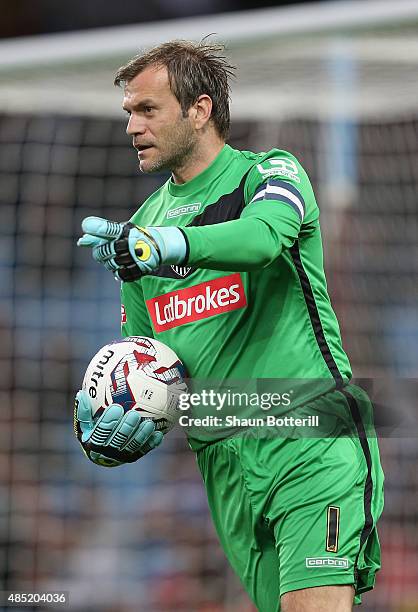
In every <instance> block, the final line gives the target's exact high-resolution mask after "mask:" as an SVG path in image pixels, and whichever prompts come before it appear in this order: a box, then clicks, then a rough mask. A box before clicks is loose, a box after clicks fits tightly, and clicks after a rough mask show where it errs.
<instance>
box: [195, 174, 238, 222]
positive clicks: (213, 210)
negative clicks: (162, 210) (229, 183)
mask: <svg viewBox="0 0 418 612" xmlns="http://www.w3.org/2000/svg"><path fill="white" fill-rule="evenodd" d="M248 172H249V170H248ZM248 172H246V173H245V174H244V176H243V177H242V179H241V182H240V184H239V185H238V187H236V188H235V189H234V191H231V193H226V194H225V195H223V196H221V197H220V198H219V200H218V201H217V202H214V203H213V204H209V205H208V206H206V208H205V210H204V211H203V212H202V213H200V215H196V217H194V219H193V221H192V222H191V223H188V225H187V227H192V226H194V225H215V224H216V223H223V222H224V221H232V220H233V219H238V217H239V216H240V214H241V213H242V210H243V208H244V205H245V202H244V187H245V180H246V178H247V175H248Z"/></svg>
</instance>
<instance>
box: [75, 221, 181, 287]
mask: <svg viewBox="0 0 418 612" xmlns="http://www.w3.org/2000/svg"><path fill="white" fill-rule="evenodd" d="M81 227H82V229H83V232H84V235H83V236H82V237H81V238H80V239H79V240H78V242H77V245H78V246H85V247H91V248H92V252H93V258H94V259H95V260H96V261H98V262H100V263H102V264H103V265H104V266H105V268H106V269H107V270H110V271H111V272H113V274H114V275H115V276H116V278H118V279H119V280H122V281H126V282H131V281H135V280H138V278H141V277H142V276H144V275H145V274H151V273H152V272H153V271H154V270H156V269H157V268H159V267H160V266H161V265H162V264H181V263H183V262H184V261H185V259H186V256H187V242H186V238H185V237H184V234H183V232H182V231H181V230H180V229H179V228H178V227H147V228H144V227H139V226H137V225H134V224H133V223H131V222H128V223H117V222H115V221H108V220H107V219H102V218H101V217H86V218H85V219H84V220H83V222H82V225H81Z"/></svg>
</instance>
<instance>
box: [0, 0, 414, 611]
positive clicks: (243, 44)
mask: <svg viewBox="0 0 418 612" xmlns="http://www.w3.org/2000/svg"><path fill="white" fill-rule="evenodd" d="M44 4H48V3H44ZM49 4H51V3H49ZM78 4H79V3H74V6H76V5H77V6H78ZM155 4H164V3H155ZM165 4H166V5H167V6H168V4H169V3H165ZM209 4H210V3H208V5H209ZM150 6H153V3H151V4H150ZM199 6H200V7H203V9H202V10H201V11H200V12H204V6H205V3H199ZM211 6H212V8H215V9H216V7H217V5H216V3H212V4H211ZM226 7H227V8H231V9H236V8H237V6H236V5H234V6H233V5H232V3H231V4H230V5H228V4H227V5H226ZM68 11H69V9H68V7H67V13H68ZM6 12H7V11H6ZM70 12H71V11H70ZM197 12H199V11H197ZM68 14H69V13H68ZM177 15H179V13H177ZM159 16H160V15H159V14H155V15H154V13H152V14H151V17H149V16H148V18H153V19H157V18H158V17H159ZM165 16H166V17H167V15H165ZM174 16H176V13H175V12H174V13H173V14H169V15H168V17H174ZM9 17H10V15H9ZM62 19H63V18H61V20H62ZM139 19H140V17H138V16H137V20H139ZM6 21H7V19H6ZM64 21H65V20H64ZM10 23H12V21H10V19H9V26H10ZM65 23H66V22H65ZM76 23H77V24H78V22H76ZM110 23H111V18H110V17H109V18H108V22H106V23H104V25H109V24H110ZM114 23H119V21H114ZM89 25H90V26H91V25H94V24H91V23H90V24H89ZM96 25H97V23H96ZM102 25H103V24H102ZM11 27H12V26H10V28H11ZM80 27H81V26H80ZM51 29H53V28H51ZM55 29H68V28H67V27H63V26H62V27H61V28H60V27H56V28H55ZM30 31H36V28H35V29H32V30H30V28H29V30H28V31H26V30H24V31H23V32H22V33H25V34H27V33H29V32H30ZM211 32H216V36H215V37H214V38H215V39H219V40H222V41H225V42H226V43H227V46H228V53H229V55H230V57H231V59H232V61H233V62H235V63H236V65H237V66H238V68H239V71H238V80H237V82H236V84H234V87H233V94H232V117H233V123H232V131H231V138H230V143H231V144H232V145H233V146H236V147H239V148H244V149H253V150H268V149H269V148H271V147H273V146H277V147H279V148H282V149H288V150H289V151H291V152H293V153H294V154H295V155H297V156H298V157H299V158H300V160H301V161H302V163H303V164H304V165H305V167H306V169H307V170H308V172H309V174H310V176H311V179H312V181H313V184H314V188H315V190H316V193H317V196H318V201H319V205H320V208H321V215H322V228H323V234H324V242H325V258H326V269H327V273H328V281H329V285H330V292H331V296H332V299H333V303H334V306H335V308H336V310H337V313H338V315H339V319H340V321H341V325H342V333H343V340H344V345H345V348H346V350H347V352H348V354H349V356H350V359H351V361H352V364H353V367H354V371H355V374H356V375H357V376H363V377H368V378H375V379H379V380H381V381H390V380H395V378H397V379H398V380H399V379H403V378H404V379H407V378H409V379H413V378H416V377H417V374H418V372H417V370H418V366H417V363H418V348H417V347H418V309H417V306H418V140H417V136H418V38H417V34H418V4H417V2H416V1H415V2H414V1H409V0H398V1H397V2H396V3H392V2H389V1H388V2H385V1H375V0H370V1H367V0H364V1H347V2H345V1H344V2H326V3H311V4H309V5H306V6H305V5H302V6H298V7H282V8H277V7H276V8H264V9H258V10H254V11H247V12H244V13H237V12H233V13H223V14H222V15H210V16H199V17H192V18H188V19H182V20H175V21H174V20H168V21H162V22H158V23H156V22H149V23H147V24H142V25H141V24H139V25H138V24H137V25H118V27H114V28H106V29H100V30H89V31H88V32H77V33H74V32H67V33H64V34H53V35H48V36H36V37H35V36H34V37H31V38H28V37H26V38H18V37H16V38H13V39H12V38H10V39H8V40H3V41H2V42H0V234H1V243H0V275H1V281H0V364H1V376H0V399H1V411H0V542H1V543H0V590H1V589H3V590H12V589H13V590H20V591H33V590H60V591H62V590H65V591H69V592H70V598H71V605H70V608H71V609H73V610H83V611H89V612H96V611H97V612H99V611H100V612H137V611H139V612H143V611H147V612H148V611H150V612H168V611H170V610H176V611H177V612H238V611H239V612H250V611H251V610H253V608H252V607H251V605H250V604H249V603H248V599H247V597H246V595H245V594H244V593H243V591H242V589H241V587H240V585H239V583H238V581H237V579H236V578H235V576H234V575H233V574H232V572H231V570H230V569H229V568H228V566H227V564H226V562H225V559H224V557H223V554H222V552H221V550H220V548H219V545H218V543H217V539H216V536H215V534H214V530H213V528H212V525H211V523H210V519H209V516H208V510H207V504H206V499H205V494H204V490H203V487H202V484H201V482H200V477H199V475H198V473H197V469H196V466H195V460H194V456H193V454H192V453H191V452H190V451H188V449H187V445H186V443H185V441H184V440H182V439H178V438H176V437H173V438H170V437H168V438H167V439H166V440H165V442H164V444H163V445H162V447H160V449H158V451H156V452H154V453H152V454H151V455H149V456H147V457H146V458H145V459H143V460H142V461H141V463H140V464H137V465H132V466H127V467H124V468H122V469H116V470H105V469H100V468H98V467H96V466H94V465H92V464H90V463H89V462H88V461H87V460H86V459H85V458H84V456H83V455H82V453H81V451H80V448H79V446H78V443H77V442H76V440H75V438H74V436H73V432H72V423H71V418H72V402H73V396H74V393H75V391H76V390H77V389H78V388H79V386H80V382H81V378H82V375H83V373H84V370H85V367H86V365H87V362H88V361H89V359H90V357H91V356H92V355H93V354H94V353H95V351H96V350H97V348H98V347H100V346H101V345H103V344H104V343H106V342H108V341H109V340H110V339H113V338H116V337H117V336H118V335H119V300H118V297H119V296H118V286H117V284H116V283H115V281H113V279H112V278H111V276H110V275H109V274H108V273H107V272H106V271H104V270H102V269H101V267H99V266H98V265H96V264H94V263H93V262H92V261H91V260H90V258H89V257H88V255H87V254H86V253H85V252H80V250H78V249H76V248H75V240H76V237H77V236H78V235H79V234H80V221H81V219H82V218H83V217H85V216H86V215H103V216H105V217H108V218H111V219H120V220H124V219H127V218H128V217H129V216H130V215H131V214H132V212H133V211H134V210H135V209H136V207H137V206H138V204H139V203H141V202H142V201H143V200H144V198H146V197H147V195H148V194H150V193H151V192H152V191H153V190H154V189H155V188H156V187H158V186H159V185H160V184H161V182H162V181H163V180H165V178H166V177H165V176H146V175H140V174H138V171H137V160H136V156H135V155H134V154H133V153H132V150H131V149H130V141H129V139H128V138H127V136H126V134H125V131H124V130H125V123H124V121H125V119H124V116H123V114H122V113H121V111H120V99H121V98H120V96H121V92H120V91H117V90H115V89H114V88H113V86H112V75H113V73H114V71H115V70H116V68H117V67H118V66H119V65H120V64H122V63H123V62H125V60H126V59H128V58H129V57H131V56H132V55H133V54H135V53H136V52H137V51H138V49H139V48H140V47H143V46H148V45H151V44H154V43H158V42H160V41H163V40H167V39H171V38H174V37H176V38H192V39H200V38H202V37H203V36H205V35H207V34H210V33H211ZM12 34H13V31H12V29H10V30H9V31H7V32H6V34H5V35H7V36H11V35H12ZM401 389H402V386H401ZM392 409H393V410H394V411H397V410H402V411H403V412H405V413H410V414H413V413H416V397H410V396H408V395H406V394H405V395H404V396H402V393H401V395H400V396H399V397H397V398H396V401H394V402H393V404H392ZM380 446H381V452H382V459H383V464H384V468H385V471H386V507H385V512H384V516H383V519H382V521H381V525H380V535H381V541H382V548H383V564H384V568H383V570H382V571H381V572H380V574H379V576H378V579H377V588H376V590H375V591H374V592H373V593H370V594H367V595H366V596H365V597H364V604H363V609H364V610H365V611H368V612H372V611H376V612H377V611H379V612H413V611H418V524H417V518H418V476H417V474H418V471H417V468H416V466H417V460H418V444H417V438H416V436H415V437H410V438H408V437H405V436H402V437H396V434H393V435H391V436H387V437H385V438H383V439H382V440H381V444H380Z"/></svg>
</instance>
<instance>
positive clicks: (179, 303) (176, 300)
mask: <svg viewBox="0 0 418 612" xmlns="http://www.w3.org/2000/svg"><path fill="white" fill-rule="evenodd" d="M146 304H147V308H148V312H149V314H150V317H151V320H152V323H153V326H154V329H155V331H157V332H162V331H165V330H167V329H171V328H172V327H178V326H179V325H184V324H185V323H191V322H192V321H198V320H199V319H206V318H208V317H213V316H214V315H218V314H222V313H224V312H229V311H231V310H236V309H238V308H243V307H244V306H246V305H247V299H246V297H245V292H244V287H243V284H242V280H241V275H240V274H239V273H238V272H236V273H235V274H229V275H228V276H222V277H221V278H215V279H214V280H210V281H207V282H205V283H200V284H199V285H193V286H192V287H187V288H186V289H180V290H178V291H171V292H170V293H165V294H164V295H159V296H157V297H155V298H152V299H150V300H147V302H146Z"/></svg>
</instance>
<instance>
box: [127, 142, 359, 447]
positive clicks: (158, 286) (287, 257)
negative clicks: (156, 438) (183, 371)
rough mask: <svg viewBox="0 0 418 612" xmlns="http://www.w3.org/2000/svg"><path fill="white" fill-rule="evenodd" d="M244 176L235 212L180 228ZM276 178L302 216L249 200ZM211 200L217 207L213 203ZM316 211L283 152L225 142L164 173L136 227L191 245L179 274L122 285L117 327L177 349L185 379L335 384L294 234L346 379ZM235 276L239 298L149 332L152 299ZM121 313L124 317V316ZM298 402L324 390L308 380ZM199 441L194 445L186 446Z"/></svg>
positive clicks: (277, 204) (302, 176) (274, 203)
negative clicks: (180, 171) (208, 155)
mask: <svg viewBox="0 0 418 612" xmlns="http://www.w3.org/2000/svg"><path fill="white" fill-rule="evenodd" d="M244 177H245V185H244V190H243V200H244V201H243V205H244V207H243V210H242V213H241V215H240V218H238V219H234V220H230V221H226V222H223V223H216V224H212V225H205V226H193V227H188V225H189V224H190V223H191V222H192V221H193V219H194V218H195V217H196V215H201V214H202V213H203V212H204V211H205V210H208V207H210V206H211V205H213V204H215V207H219V208H221V207H223V206H226V204H225V199H222V198H225V196H227V197H229V195H228V194H231V193H233V192H234V190H236V189H237V188H238V187H239V185H240V183H241V182H242V180H243V179H244ZM269 179H273V180H276V179H277V180H280V181H285V182H286V183H285V184H287V185H289V186H290V188H292V189H297V192H298V193H300V196H301V197H302V198H303V200H304V202H305V207H306V211H305V217H304V220H303V223H301V219H300V218H299V216H298V214H297V212H295V210H294V209H293V208H291V207H290V206H289V205H287V204H286V203H285V202H281V201H278V200H269V199H267V200H266V199H261V200H257V201H254V202H251V200H252V199H253V197H254V194H255V193H256V191H257V189H258V188H259V187H260V185H263V184H265V183H266V181H268V180H269ZM218 202H219V204H216V203H218ZM318 217H319V210H318V207H317V204H316V201H315V196H314V193H313V191H312V187H311V184H310V182H309V179H308V177H307V175H306V172H305V171H304V169H303V168H302V166H301V165H300V163H299V162H298V160H297V159H296V158H295V157H293V156H292V155H291V154H290V153H288V152H286V151H281V150H278V149H273V150H272V151H270V152H268V153H252V152H249V151H238V150H235V149H233V148H231V147H230V146H229V145H225V146H224V148H223V149H222V151H221V152H220V154H219V155H218V157H217V158H216V159H215V160H214V161H213V162H212V164H211V165H210V166H209V167H208V168H207V169H206V170H204V172H202V173H201V174H200V175H198V176H196V177H195V178H194V179H192V180H191V181H189V182H187V183H185V184H182V185H176V184H174V183H173V182H172V180H171V179H170V180H168V181H167V182H166V183H165V184H164V185H163V186H162V187H161V188H160V189H158V190H157V191H156V192H155V193H154V194H153V195H151V196H150V197H149V198H148V200H146V201H145V203H144V204H143V205H142V206H141V207H140V209H139V210H138V211H137V212H136V213H135V214H134V215H133V217H132V221H133V222H134V223H137V224H138V225H141V226H159V225H163V226H170V225H175V226H178V227H181V228H182V229H183V231H184V233H185V234H186V235H187V238H188V240H189V243H190V256H189V262H188V265H190V266H192V267H195V266H196V269H195V271H194V272H193V273H192V274H191V275H190V276H188V277H186V278H181V277H178V278H164V277H161V276H156V275H154V276H151V275H150V276H146V277H144V278H142V279H141V280H140V281H137V282H134V283H123V284H122V303H123V305H124V308H125V313H126V322H125V323H123V325H122V334H123V335H125V336H127V335H141V334H142V335H147V336H154V337H156V338H157V339H159V340H161V341H162V342H165V343H166V344H167V345H168V346H170V347H171V348H172V349H173V350H175V351H176V352H177V354H178V355H179V357H180V358H181V359H182V360H183V362H184V363H185V365H186V367H187V370H188V372H189V374H190V376H191V377H193V378H205V379H211V380H214V381H220V380H224V379H225V378H231V379H232V378H233V379H241V380H244V379H255V378H280V379H282V380H283V379H284V380H287V379H304V380H306V379H311V380H323V381H327V384H328V385H332V384H333V383H334V380H333V376H332V374H331V372H330V369H329V367H328V365H327V363H326V361H325V360H324V357H323V355H322V354H321V351H320V348H319V346H318V340H317V338H316V336H315V331H314V328H313V325H312V322H311V318H310V315H309V311H308V307H307V304H306V301H305V298H304V294H303V290H302V286H301V282H300V279H299V277H298V274H297V271H296V268H295V264H294V261H293V259H292V256H291V253H290V250H289V247H291V245H292V244H293V243H294V241H295V239H296V238H297V239H298V244H299V252H300V257H301V260H302V262H303V266H304V268H305V270H306V274H307V275H308V277H309V281H310V284H311V287H312V291H313V295H314V301H315V304H316V308H317V310H318V312H319V316H320V320H321V325H322V329H323V334H324V337H325V339H326V341H327V343H328V346H329V349H330V352H331V354H332V358H333V359H334V360H335V363H336V366H337V367H338V370H339V372H340V374H341V376H342V378H343V379H344V380H345V381H348V380H349V378H350V377H351V370H350V364H349V361H348V359H347V356H346V354H345V353H344V350H343V348H342V344H341V338H340V332H339V328H338V322H337V319H336V317H335V314H334V312H333V309H332V307H331V303H330V300H329V297H328V293H327V287H326V281H325V276H324V271H323V260H322V244H321V235H320V228H319V221H318ZM237 271H238V274H239V277H238V278H239V282H240V283H242V291H243V292H244V293H245V301H246V305H243V306H242V307H239V308H231V310H227V311H226V310H225V309H224V310H223V311H222V312H221V313H220V314H218V311H219V309H215V310H214V312H213V313H212V314H213V316H202V317H201V318H199V319H198V320H195V321H192V322H187V323H183V324H179V325H177V326H173V327H171V328H163V329H159V330H158V331H157V330H156V328H155V324H154V322H153V321H152V320H151V317H150V310H151V309H152V302H151V300H152V299H153V298H155V297H158V296H163V295H165V294H167V293H170V292H181V291H183V290H186V289H190V288H193V287H196V286H198V288H199V287H203V289H204V287H205V285H206V284H208V283H209V284H210V283H211V282H215V281H217V280H219V281H220V282H221V283H223V282H226V283H228V282H230V279H231V278H232V279H235V278H236V277H233V276H232V274H233V273H235V274H237ZM123 320H124V319H123ZM309 388H310V390H309V392H307V393H306V395H303V394H302V395H300V397H299V402H304V401H305V402H306V401H308V400H309V399H311V398H312V397H314V396H316V395H319V393H320V392H321V393H322V392H323V391H324V389H323V388H321V389H320V390H319V389H315V385H310V387H309ZM194 447H195V448H197V447H198V444H197V445H195V446H194Z"/></svg>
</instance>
